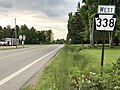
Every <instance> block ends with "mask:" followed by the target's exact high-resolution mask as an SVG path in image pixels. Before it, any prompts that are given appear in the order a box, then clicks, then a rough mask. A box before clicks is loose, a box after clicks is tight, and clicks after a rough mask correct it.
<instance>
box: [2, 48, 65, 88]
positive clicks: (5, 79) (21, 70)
mask: <svg viewBox="0 0 120 90" xmlns="http://www.w3.org/2000/svg"><path fill="white" fill-rule="evenodd" d="M61 47H63V46H60V47H58V48H56V49H55V50H53V51H52V52H50V53H48V54H46V55H44V56H43V57H41V58H39V59H37V60H36V61H34V62H32V63H30V64H28V65H27V66H25V67H23V68H22V69H20V70H18V71H17V72H15V73H13V74H11V75H10V76H8V77H6V78H4V79H2V80H1V81H0V86H1V85H3V84H4V83H6V82H8V81H9V80H11V79H12V78H14V77H15V76H17V75H18V74H20V73H22V72H23V71H25V70H26V69H28V68H29V67H31V66H33V65H34V64H36V63H37V62H39V61H40V60H42V59H43V58H45V57H47V56H48V55H50V54H52V53H53V52H55V51H57V50H59V49H60V48H61Z"/></svg>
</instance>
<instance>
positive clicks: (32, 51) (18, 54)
mask: <svg viewBox="0 0 120 90" xmlns="http://www.w3.org/2000/svg"><path fill="white" fill-rule="evenodd" d="M38 50H39V49H35V50H31V51H26V52H21V53H17V54H11V55H8V56H2V57H0V59H3V58H7V57H12V56H16V55H20V54H24V53H28V52H33V51H38Z"/></svg>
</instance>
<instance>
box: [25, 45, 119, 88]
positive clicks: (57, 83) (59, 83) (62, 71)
mask: <svg viewBox="0 0 120 90" xmlns="http://www.w3.org/2000/svg"><path fill="white" fill-rule="evenodd" d="M119 52H120V47H115V48H107V47H106V48H105V63H104V67H105V68H110V67H111V65H112V63H113V62H116V61H117V59H118V58H119V57H120V55H119ZM100 61H101V48H95V49H83V47H82V46H81V45H67V46H65V47H64V48H63V49H62V50H61V51H60V52H59V54H58V55H57V56H56V57H55V58H54V60H53V61H52V62H51V64H50V65H48V66H47V67H46V68H45V70H44V72H43V75H42V76H40V78H39V80H38V82H37V83H36V85H34V86H32V85H30V86H26V87H25V88H24V89H23V90H68V89H70V90H77V89H76V88H77V86H76V83H77V81H78V82H79V83H82V82H83V81H82V80H83V79H84V78H88V77H89V74H90V72H94V73H100ZM81 78H83V79H81Z"/></svg>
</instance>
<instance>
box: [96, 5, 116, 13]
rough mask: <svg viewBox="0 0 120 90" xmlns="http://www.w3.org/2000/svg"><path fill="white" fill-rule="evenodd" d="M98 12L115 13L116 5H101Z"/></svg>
mask: <svg viewBox="0 0 120 90" xmlns="http://www.w3.org/2000/svg"><path fill="white" fill-rule="evenodd" d="M98 13H99V14H115V6H114V5H99V6H98Z"/></svg>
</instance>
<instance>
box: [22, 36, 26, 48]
mask: <svg viewBox="0 0 120 90" xmlns="http://www.w3.org/2000/svg"><path fill="white" fill-rule="evenodd" d="M25 40H26V36H25V35H23V41H22V45H23V48H24V41H25Z"/></svg>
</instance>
